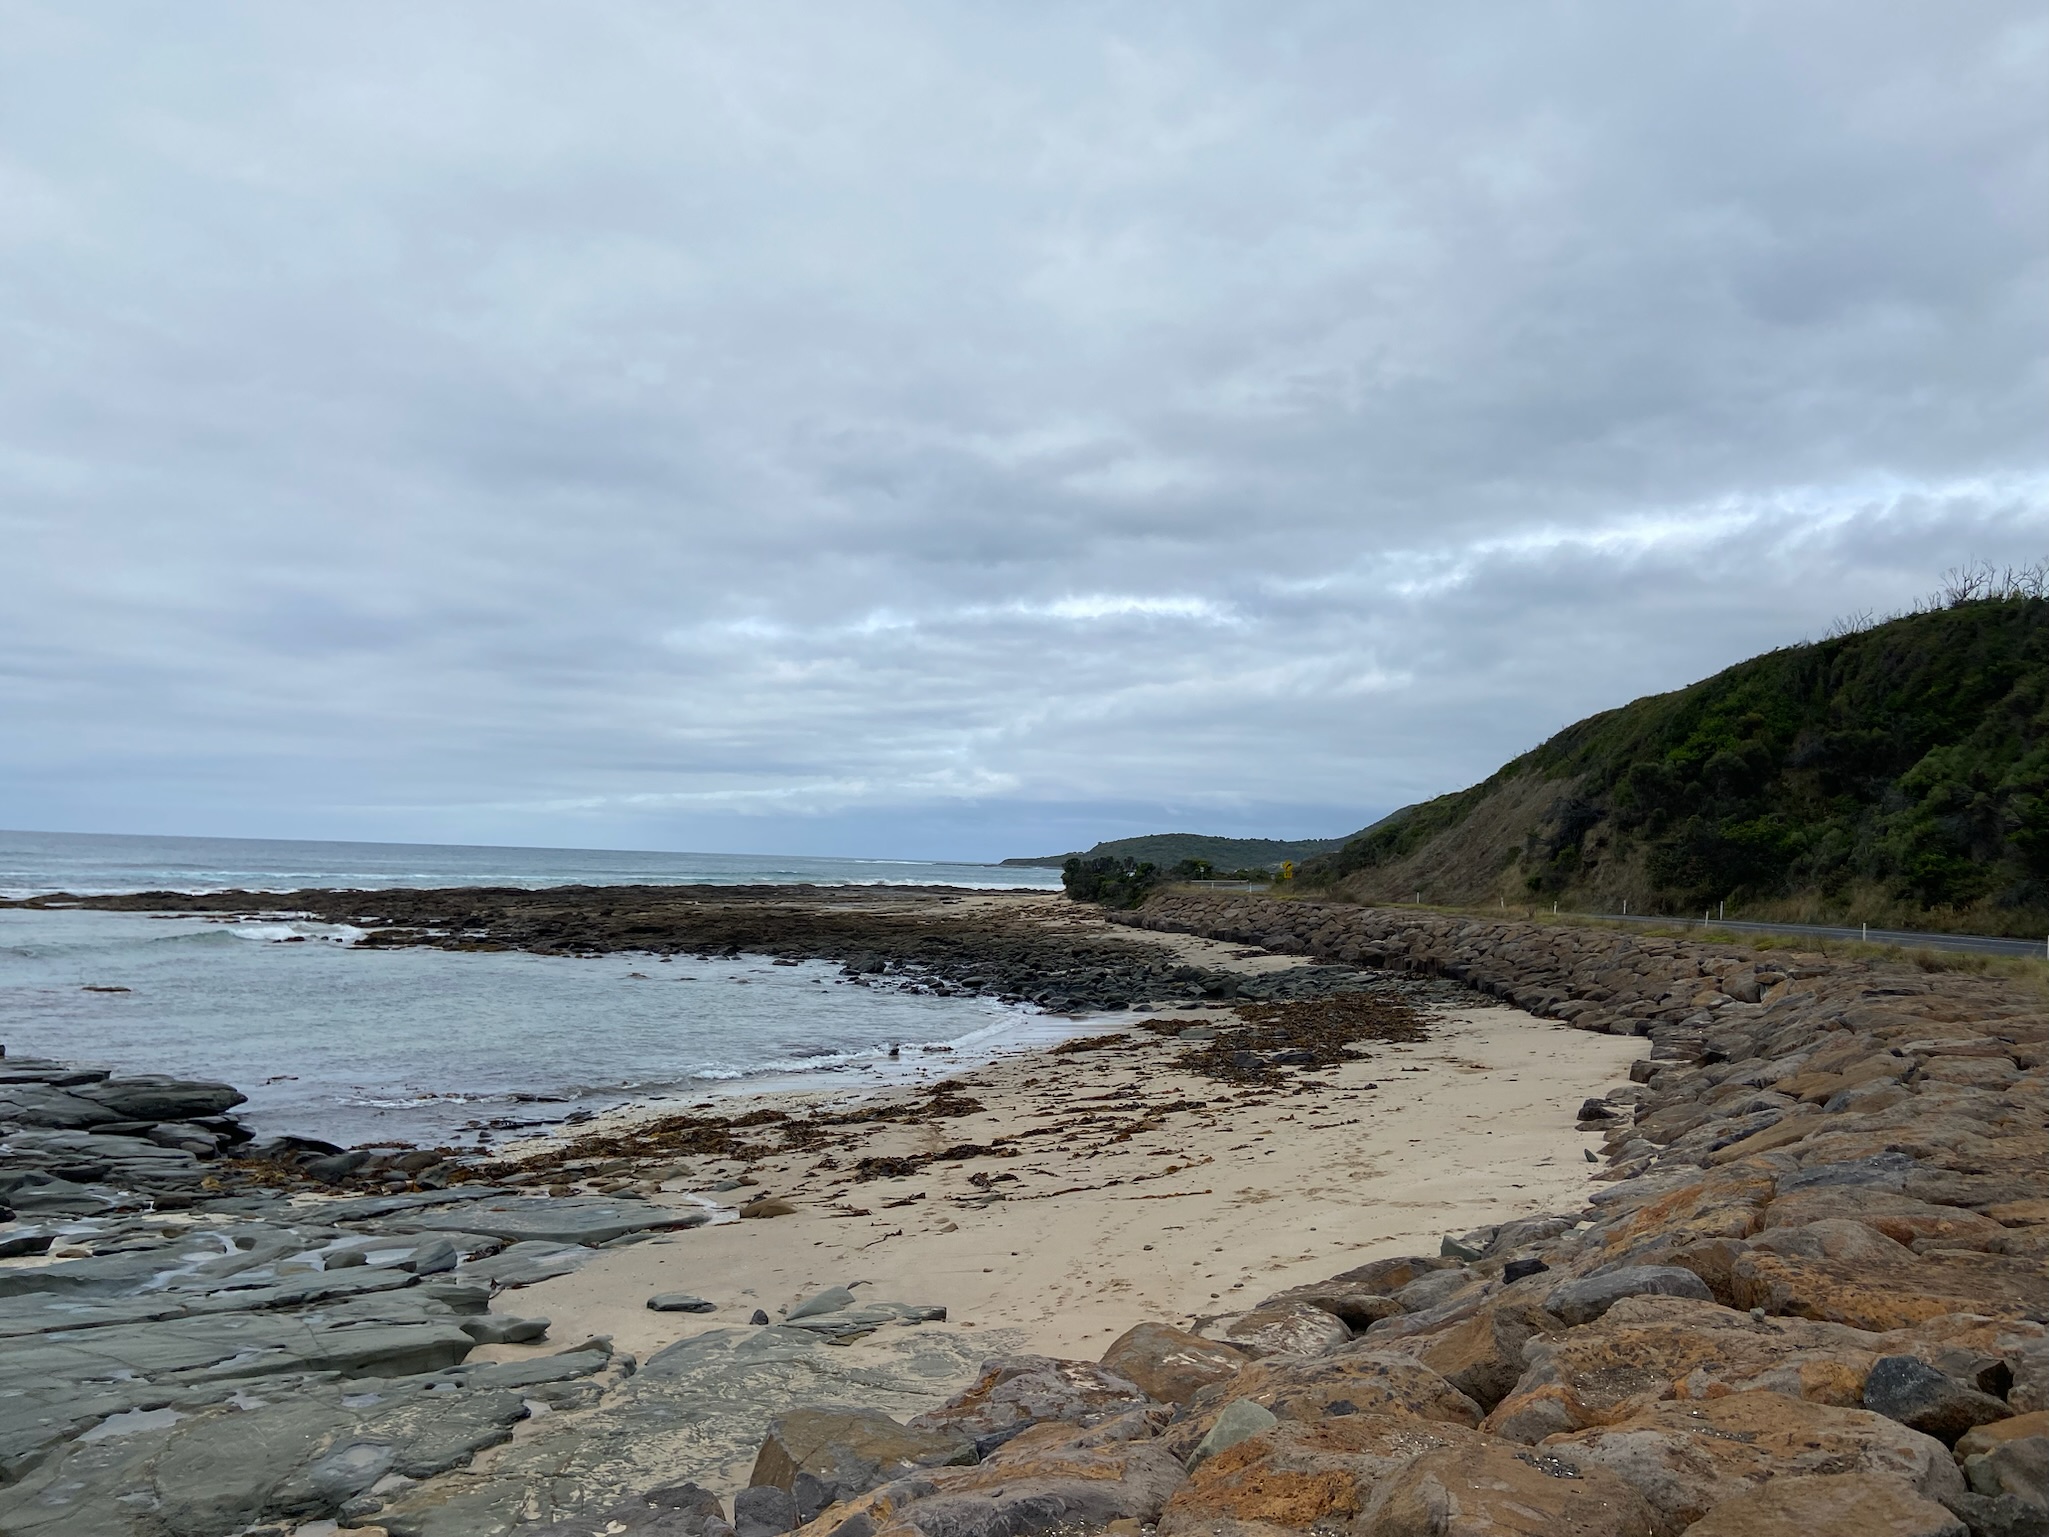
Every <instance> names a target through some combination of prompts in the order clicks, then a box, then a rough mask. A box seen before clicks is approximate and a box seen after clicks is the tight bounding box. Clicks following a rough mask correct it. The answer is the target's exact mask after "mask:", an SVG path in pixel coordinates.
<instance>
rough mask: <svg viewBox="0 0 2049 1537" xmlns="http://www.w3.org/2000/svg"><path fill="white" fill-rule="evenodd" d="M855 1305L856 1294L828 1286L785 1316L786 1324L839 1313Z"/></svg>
mask: <svg viewBox="0 0 2049 1537" xmlns="http://www.w3.org/2000/svg"><path fill="white" fill-rule="evenodd" d="M853 1305H854V1294H853V1293H852V1292H851V1291H849V1290H848V1289H847V1288H846V1287H844V1286H828V1287H827V1288H826V1289H825V1290H824V1291H822V1292H819V1293H817V1294H816V1295H815V1296H810V1297H806V1298H805V1299H804V1300H803V1301H802V1302H800V1303H798V1304H797V1305H796V1306H795V1307H793V1308H791V1309H790V1310H789V1312H787V1313H785V1314H783V1321H784V1322H785V1323H795V1322H796V1321H797V1320H798V1319H800V1318H812V1317H815V1316H817V1315H818V1314H820V1313H837V1312H839V1311H840V1309H842V1308H850V1307H852V1306H853Z"/></svg>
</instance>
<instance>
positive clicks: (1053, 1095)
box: [478, 935, 1649, 1359]
mask: <svg viewBox="0 0 2049 1537" xmlns="http://www.w3.org/2000/svg"><path fill="white" fill-rule="evenodd" d="M1144 937H1146V938H1148V939H1155V938H1166V937H1167V936H1153V935H1147V936H1144ZM1184 943H1185V944H1186V945H1187V947H1188V949H1189V950H1190V951H1191V952H1193V951H1195V950H1196V949H1197V948H1198V947H1199V948H1200V949H1201V950H1202V951H1203V952H1205V953H1204V954H1203V956H1202V958H1203V959H1204V960H1205V961H1208V962H1212V963H1213V962H1214V960H1215V959H1216V957H1217V955H1218V954H1220V953H1222V952H1223V951H1227V950H1228V949H1229V948H1230V947H1213V946H1211V945H1209V944H1208V943H1207V942H1204V941H1184ZM1248 959H1249V958H1248ZM1280 959H1281V958H1279V957H1275V958H1272V960H1274V961H1279V960H1280ZM1241 964H1242V963H1241ZM1154 1017H1159V1016H1154ZM1188 1017H1190V1018H1191V1019H1200V1018H1203V1017H1205V1016H1203V1015H1201V1014H1199V1013H1191V1014H1189V1016H1188ZM1212 1017H1213V1016H1212ZM1099 1028H1101V1029H1103V1030H1112V1029H1134V1025H1133V1021H1132V1017H1131V1016H1129V1015H1120V1016H1115V1017H1113V1018H1110V1019H1105V1020H1102V1021H1100V1022H1099ZM1648 1046H1649V1043H1648V1042H1646V1041H1643V1040H1639V1039H1632V1038H1618V1037H1613V1036H1605V1035H1590V1034H1586V1033H1583V1032H1580V1031H1576V1030H1572V1029H1570V1028H1568V1027H1565V1026H1563V1025H1558V1024H1555V1023H1552V1022H1548V1021H1544V1020H1539V1019H1536V1018H1534V1017H1532V1016H1530V1015H1528V1014H1524V1013H1522V1012H1521V1011H1519V1010H1516V1009H1510V1008H1478V1009H1471V1010H1465V1011H1460V1012H1456V1013H1448V1014H1442V1015H1439V1016H1438V1023H1437V1025H1436V1027H1435V1029H1434V1032H1433V1038H1432V1039H1431V1040H1430V1041H1429V1042H1428V1043H1425V1044H1419V1045H1413V1046H1388V1045H1379V1044H1373V1045H1370V1046H1369V1047H1368V1048H1367V1049H1368V1050H1369V1051H1370V1052H1371V1057H1372V1060H1370V1061H1366V1062H1357V1063H1348V1064H1346V1065H1344V1066H1343V1067H1342V1068H1341V1069H1340V1070H1338V1071H1336V1072H1333V1073H1326V1074H1321V1075H1317V1076H1318V1077H1320V1078H1321V1079H1322V1080H1323V1081H1324V1082H1326V1083H1328V1084H1330V1085H1331V1087H1330V1088H1328V1089H1326V1090H1324V1091H1323V1092H1318V1093H1306V1094H1299V1095H1291V1094H1287V1093H1281V1094H1278V1095H1274V1094H1257V1095H1254V1096H1251V1097H1250V1102H1247V1101H1241V1099H1240V1091H1238V1090H1235V1089H1233V1088H1231V1087H1229V1086H1227V1085H1223V1084H1219V1083H1217V1082H1214V1081H1212V1080H1208V1079H1203V1078H1198V1077H1193V1076H1190V1075H1187V1074H1183V1073H1180V1072H1178V1071H1176V1070H1175V1069H1174V1068H1173V1067H1172V1065H1171V1063H1172V1060H1173V1057H1174V1055H1175V1053H1176V1051H1177V1050H1178V1048H1177V1046H1176V1045H1175V1044H1174V1043H1173V1042H1171V1041H1160V1040H1158V1039H1156V1038H1153V1037H1147V1036H1142V1035H1139V1034H1137V1033H1135V1031H1134V1034H1133V1037H1132V1042H1131V1046H1130V1047H1129V1048H1128V1049H1126V1048H1118V1049H1113V1050H1109V1051H1090V1052H1082V1053H1075V1054H1071V1055H1065V1056H1061V1055H1055V1054H1053V1053H1050V1052H1045V1051H1039V1052H1032V1053H1029V1054H1025V1055H1020V1056H1014V1057H1010V1058H1006V1059H1002V1060H1000V1061H998V1062H996V1063H994V1064H988V1065H983V1066H979V1067H973V1068H968V1069H966V1070H964V1071H963V1073H962V1074H961V1076H962V1077H964V1078H966V1079H967V1080H968V1081H969V1082H970V1083H971V1084H972V1085H973V1087H972V1088H971V1089H970V1090H969V1092H971V1093H972V1094H973V1095H974V1097H975V1098H976V1099H978V1100H981V1101H982V1102H983V1103H984V1104H985V1105H986V1106H987V1110H986V1112H985V1113H984V1114H981V1115H976V1116H972V1117H968V1118H964V1119H957V1120H948V1121H944V1122H937V1123H927V1124H921V1125H915V1126H903V1125H896V1126H884V1127H881V1128H879V1129H877V1130H875V1131H873V1132H872V1133H866V1134H865V1135H863V1134H861V1133H856V1134H854V1135H855V1137H856V1139H857V1141H858V1146H856V1147H854V1148H853V1149H852V1151H851V1152H849V1151H848V1150H846V1149H836V1150H835V1153H836V1156H837V1157H838V1159H839V1161H840V1162H841V1163H842V1164H843V1165H846V1166H848V1167H851V1165H852V1163H853V1161H854V1158H855V1157H856V1156H859V1155H861V1154H863V1153H881V1154H897V1155H900V1154H905V1153H915V1152H919V1151H926V1152H930V1151H936V1150H937V1149H940V1148H943V1147H948V1146H952V1145H955V1144H958V1143H961V1142H977V1143H986V1142H988V1141H990V1140H991V1139H992V1138H993V1137H995V1136H997V1135H1000V1134H1003V1133H1006V1132H1014V1131H1016V1130H1019V1129H1023V1128H1027V1127H1033V1126H1039V1127H1046V1126H1057V1127H1060V1128H1062V1133H1061V1135H1057V1136H1046V1137H1040V1138H1033V1139H1031V1141H1030V1142H1028V1143H1027V1144H1026V1145H1027V1146H1028V1147H1031V1148H1032V1149H1033V1151H1032V1152H1031V1153H1029V1154H1027V1155H1026V1156H1023V1157H1018V1158H1008V1159H1005V1158H991V1157H981V1158H976V1159H973V1160H971V1161H969V1162H967V1163H965V1164H955V1165H940V1164H933V1165H931V1166H929V1167H927V1168H925V1169H923V1170H920V1171H919V1172H918V1173H917V1174H915V1175H911V1176H909V1177H905V1178H900V1179H878V1180H871V1181H866V1182H858V1183H855V1182H849V1181H848V1179H847V1176H846V1175H845V1174H844V1173H843V1172H842V1173H838V1174H834V1173H823V1172H816V1171H815V1169H814V1170H813V1171H812V1172H807V1167H808V1166H812V1165H814V1164H815V1162H816V1157H817V1155H815V1154H814V1155H811V1156H809V1157H795V1158H791V1159H789V1160H785V1161H770V1162H768V1163H764V1164H762V1165H760V1166H758V1167H757V1168H755V1169H754V1170H753V1174H754V1176H755V1177H757V1178H758V1179H759V1181H760V1185H759V1188H758V1189H749V1190H746V1191H737V1192H728V1193H724V1194H721V1195H718V1196H715V1197H714V1199H717V1200H721V1201H729V1200H736V1199H744V1198H751V1197H753V1196H755V1195H758V1194H774V1195H778V1196H784V1197H787V1198H788V1199H790V1200H791V1201H792V1202H794V1203H795V1204H796V1205H798V1206H799V1208H800V1210H799V1212H798V1214H796V1215H794V1216H785V1217H779V1218H773V1219H769V1220H758V1221H744V1222H742V1221H734V1222H728V1223H723V1224H720V1225H714V1226H710V1227H704V1228H698V1229H695V1230H691V1231H688V1232H683V1233H679V1234H676V1235H674V1236H673V1237H669V1238H664V1239H658V1240H653V1241H650V1242H647V1243H643V1244H639V1245H635V1246H632V1247H627V1248H622V1249H612V1250H606V1251H603V1252H602V1253H600V1254H599V1255H598V1256H597V1257H596V1258H594V1259H593V1260H592V1261H591V1262H590V1263H589V1264H587V1265H586V1266H585V1267H584V1268H583V1269H582V1270H581V1271H579V1272H577V1273H576V1274H575V1275H571V1276H565V1277H562V1278H560V1279H557V1280H554V1281H550V1282H545V1283H543V1284H541V1285H538V1286H534V1287H529V1288H526V1289H524V1290H520V1291H515V1292H510V1293H507V1294H504V1295H503V1296H501V1297H500V1298H499V1299H498V1307H499V1309H500V1310H501V1311H506V1312H513V1313H517V1314H520V1315H522V1316H533V1315H536V1314H540V1315H545V1316H547V1317H548V1318H550V1319H551V1320H552V1321H553V1327H552V1329H551V1332H550V1340H549V1342H548V1343H546V1344H543V1345H540V1346H537V1347H511V1346H500V1347H494V1348H491V1349H487V1350H482V1351H479V1352H478V1357H479V1358H498V1359H518V1358H521V1357H524V1356H528V1355H533V1354H539V1353H545V1352H547V1351H551V1350H557V1349H561V1348H563V1347H564V1346H565V1345H568V1344H571V1343H574V1342H575V1341H578V1340H581V1339H583V1338H585V1337H587V1336H589V1335H593V1334H606V1335H610V1336H612V1337H613V1339H614V1341H615V1343H616V1345H617V1346H618V1348H620V1349H623V1350H630V1351H633V1352H634V1353H636V1354H637V1355H640V1356H641V1357H643V1358H645V1356H646V1355H647V1354H649V1353H650V1352H652V1351H655V1350H658V1349H660V1348H661V1347H662V1346H664V1345H667V1344H669V1343H671V1342H673V1341H675V1340H677V1339H680V1338H683V1337H685V1336H687V1335H690V1334H693V1333H697V1332H701V1331H703V1330H705V1329H713V1328H729V1327H732V1326H733V1325H735V1324H744V1323H745V1321H746V1320H747V1318H748V1316H749V1314H750V1313H751V1312H752V1311H753V1310H754V1309H755V1308H756V1307H761V1308H764V1309H766V1310H767V1311H768V1313H769V1314H770V1315H771V1316H772V1317H773V1316H774V1315H775V1314H776V1312H777V1310H778V1309H779V1308H783V1307H787V1306H789V1305H790V1304H792V1303H794V1302H796V1301H798V1300H801V1299H802V1298H804V1297H806V1296H809V1295H810V1294H811V1293H813V1292H815V1291H818V1290H820V1289H822V1288H824V1287H826V1286H831V1285H839V1284H846V1283H850V1282H866V1283H869V1284H867V1285H865V1286H862V1287H861V1288H860V1290H859V1292H858V1293H857V1295H858V1296H861V1297H865V1298H872V1299H876V1300H883V1301H897V1302H916V1303H939V1304H943V1305H944V1306H945V1307H946V1308H947V1309H948V1310H949V1322H950V1323H951V1324H952V1325H954V1326H959V1327H965V1328H974V1329H982V1330H989V1331H996V1330H1002V1331H1005V1343H1006V1344H1009V1345H1011V1346H1012V1347H1013V1348H1015V1346H1016V1344H1017V1343H1018V1342H1022V1344H1023V1346H1024V1348H1028V1349H1031V1350H1035V1351H1039V1352H1043V1353H1045V1354H1050V1355H1058V1356H1068V1357H1088V1358H1093V1357H1095V1356H1097V1355H1099V1354H1100V1353H1101V1351H1102V1349H1103V1347H1104V1346H1105V1345H1106V1344H1107V1343H1108V1342H1109V1341H1110V1340H1111V1339H1112V1338H1113V1337H1114V1336H1115V1335H1117V1334H1119V1333H1121V1332H1122V1331H1123V1330H1125V1329H1127V1328H1129V1327H1130V1326H1131V1325H1133V1324H1135V1323H1138V1322H1141V1321H1143V1320H1147V1319H1157V1320H1166V1321H1171V1322H1175V1323H1181V1324H1184V1325H1185V1324H1187V1323H1189V1322H1190V1321H1191V1320H1200V1319H1204V1318H1214V1317H1216V1316H1219V1315H1226V1314H1230V1313H1235V1312H1239V1311H1242V1310H1244V1309H1245V1308H1247V1307H1249V1306H1251V1305H1252V1304H1253V1303H1254V1302H1256V1301H1258V1300H1259V1299H1260V1298H1261V1297H1263V1296H1265V1295H1266V1294H1268V1293H1269V1292H1273V1291H1277V1290H1279V1289H1281V1288H1283V1287H1287V1286H1292V1285H1296V1284H1299V1283H1302V1282H1307V1281H1314V1280H1321V1279H1323V1278H1325V1277H1327V1276H1330V1275H1332V1274H1334V1273H1336V1272H1338V1271H1341V1270H1345V1269H1348V1268H1350V1267H1351V1266H1354V1265H1358V1264H1361V1263H1363V1262H1365V1261H1366V1260H1369V1259H1374V1258H1377V1257H1380V1256H1383V1255H1390V1254H1400V1253H1427V1254H1435V1253H1436V1252H1437V1247H1438V1242H1439V1239H1440V1238H1441V1237H1442V1236H1443V1235H1444V1234H1446V1233H1461V1232H1465V1231H1467V1230H1469V1229H1471V1228H1474V1227H1478V1226H1481V1225H1483V1224H1486V1223H1492V1222H1499V1221H1503V1220H1505V1219H1507V1218H1509V1217H1513V1216H1519V1215H1527V1214H1531V1213H1538V1212H1559V1213H1571V1212H1575V1211H1577V1210H1578V1209H1579V1208H1580V1207H1581V1206H1583V1205H1584V1204H1585V1200H1586V1198H1587V1196H1588V1195H1589V1194H1591V1193H1592V1192H1593V1191H1595V1190H1598V1189H1600V1188H1602V1187H1601V1186H1599V1185H1596V1184H1593V1183H1592V1182H1591V1178H1590V1177H1591V1176H1592V1175H1593V1174H1594V1173H1595V1172H1596V1167H1597V1166H1596V1165H1594V1164H1591V1163H1589V1162H1587V1161H1586V1159H1585V1158H1584V1156H1583V1154H1582V1149H1583V1148H1586V1147H1590V1146H1593V1145H1594V1144H1595V1143H1596V1142H1597V1141H1598V1138H1597V1137H1595V1136H1594V1135H1593V1134H1590V1133H1581V1132H1579V1131H1577V1130H1576V1129H1575V1125H1574V1122H1575V1112H1576V1111H1577V1110H1578V1107H1579V1104H1580V1102H1581V1100H1582V1099H1584V1098H1586V1097H1587V1096H1589V1095H1598V1094H1601V1093H1604V1092H1605V1091H1606V1090H1607V1089H1609V1088H1611V1087H1613V1086H1614V1085H1615V1084H1616V1083H1618V1082H1621V1081H1623V1080H1624V1079H1625V1078H1626V1075H1627V1068H1628V1064H1629V1062H1630V1061H1631V1059H1633V1058H1635V1057H1638V1056H1640V1055H1643V1054H1644V1053H1645V1052H1646V1051H1647V1050H1648ZM1369 1082H1373V1083H1378V1084H1379V1085H1380V1087H1379V1088H1378V1089H1372V1090H1368V1089H1365V1088H1363V1087H1362V1086H1363V1085H1365V1084H1367V1083H1369ZM895 1092H898V1093H903V1092H908V1091H901V1090H900V1091H895ZM804 1098H805V1099H806V1100H808V1101H810V1102H813V1103H815V1102H816V1100H817V1096H805V1097H804ZM1183 1098H1186V1099H1195V1100H1204V1101H1207V1102H1208V1107H1207V1108H1206V1109H1205V1110H1201V1111H1181V1112H1178V1113H1173V1114H1169V1115H1167V1116H1166V1117H1165V1118H1164V1119H1163V1120H1161V1121H1160V1122H1159V1123H1158V1124H1156V1125H1155V1126H1154V1128H1153V1129H1151V1130H1144V1131H1140V1132H1139V1133H1137V1134H1136V1135H1132V1136H1130V1137H1129V1139H1128V1140H1122V1141H1119V1140H1114V1135H1113V1134H1114V1130H1115V1128H1114V1127H1110V1128H1103V1127H1098V1128H1096V1129H1095V1130H1093V1131H1092V1130H1091V1128H1090V1127H1089V1126H1088V1124H1087V1123H1086V1120H1085V1119H1084V1118H1085V1117H1088V1116H1091V1115H1102V1114H1105V1113H1112V1114H1115V1115H1116V1116H1118V1117H1119V1118H1120V1119H1121V1120H1122V1121H1123V1122H1124V1124H1125V1125H1127V1126H1128V1125H1129V1123H1130V1121H1131V1118H1132V1113H1133V1112H1134V1111H1135V1110H1136V1109H1137V1108H1138V1105H1139V1102H1140V1101H1141V1100H1143V1101H1145V1102H1148V1103H1151V1104H1153V1105H1160V1104H1164V1103H1166V1102H1168V1101H1172V1100H1176V1099H1183ZM1169 1168H1173V1169H1176V1170H1177V1171H1178V1172H1174V1173H1167V1172H1165V1171H1166V1170H1168V1169H1169ZM719 1172H721V1171H720V1170H719V1169H718V1168H716V1167H714V1166H712V1165H709V1164H706V1165H704V1166H702V1167H696V1168H693V1169H692V1170H691V1172H690V1174H689V1175H688V1176H686V1177H684V1178H682V1179H680V1180H671V1181H670V1182H669V1184H668V1185H667V1186H666V1187H665V1188H666V1189H667V1190H668V1191H670V1192H672V1193H669V1194H665V1195H662V1196H659V1197H657V1199H661V1200H664V1201H668V1202H671V1203H674V1204H679V1205H680V1204H684V1203H685V1202H686V1201H687V1200H688V1199H689V1197H688V1196H687V1195H685V1194H683V1193H682V1192H684V1191H687V1190H690V1189H696V1190H699V1191H703V1190H704V1189H705V1188H706V1186H707V1185H708V1184H709V1183H710V1182H711V1180H712V1178H713V1177H714V1176H715V1175H716V1174H717V1173H719ZM978 1174H979V1175H982V1176H984V1177H985V1178H986V1177H991V1176H995V1175H999V1174H1014V1175H1015V1176H1016V1179H1015V1180H1014V1181H1013V1180H1003V1181H1000V1182H998V1183H996V1184H994V1185H993V1186H990V1187H984V1188H978V1187H976V1186H975V1185H973V1184H971V1183H970V1179H971V1178H972V1177H973V1176H975V1175H978ZM1111 1181H1121V1182H1122V1183H1118V1184H1115V1185H1110V1182H1111ZM1106 1185H1107V1186H1109V1188H1103V1187H1105V1186H1106ZM1074 1187H1092V1188H1081V1189H1076V1188H1074ZM991 1190H993V1191H994V1192H997V1193H1001V1194H1003V1195H1005V1196H1006V1197H1007V1198H1006V1199H1002V1200H990V1199H989V1194H990V1191H991ZM1062 1192H1065V1193H1062ZM920 1196H922V1199H916V1198H917V1197H920ZM892 1202H906V1203H908V1204H904V1205H899V1206H891V1205H889V1204H888V1203H892ZM862 1209H865V1213H864V1214H861V1215H850V1213H853V1212H857V1211H862ZM664 1291H687V1292H692V1293H695V1294H696V1295H698V1296H700V1297H704V1298H706V1299H708V1300H710V1301H712V1302H715V1303H717V1304H718V1309H719V1310H718V1311H717V1312H716V1313H712V1314H705V1315H691V1314H674V1313H654V1312H651V1311H649V1310H648V1309H647V1307H646V1300H647V1298H648V1297H649V1296H650V1295H652V1294H654V1293H656V1292H664Z"/></svg>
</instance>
